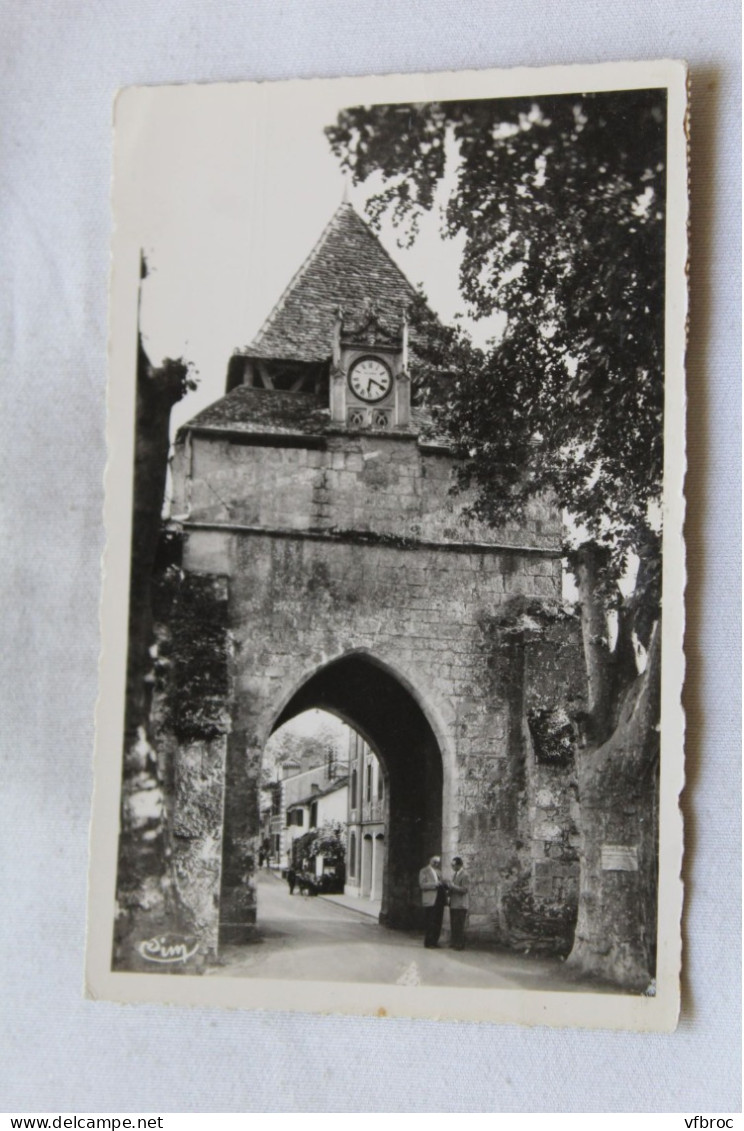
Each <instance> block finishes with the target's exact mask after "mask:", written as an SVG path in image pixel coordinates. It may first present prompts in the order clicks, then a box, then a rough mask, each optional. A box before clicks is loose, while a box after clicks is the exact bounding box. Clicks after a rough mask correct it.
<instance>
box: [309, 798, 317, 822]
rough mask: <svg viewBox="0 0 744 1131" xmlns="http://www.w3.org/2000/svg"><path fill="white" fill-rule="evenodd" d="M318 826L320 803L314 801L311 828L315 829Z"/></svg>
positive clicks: (311, 810)
mask: <svg viewBox="0 0 744 1131" xmlns="http://www.w3.org/2000/svg"><path fill="white" fill-rule="evenodd" d="M317 824H318V802H317V801H313V803H312V805H311V806H310V828H311V829H314V828H315V827H316V826H317Z"/></svg>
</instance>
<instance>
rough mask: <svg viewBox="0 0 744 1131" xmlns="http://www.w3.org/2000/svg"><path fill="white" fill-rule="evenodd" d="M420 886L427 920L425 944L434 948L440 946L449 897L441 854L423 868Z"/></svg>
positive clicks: (420, 875)
mask: <svg viewBox="0 0 744 1131" xmlns="http://www.w3.org/2000/svg"><path fill="white" fill-rule="evenodd" d="M419 887H420V888H421V903H422V904H423V908H424V918H425V922H426V933H425V935H424V946H425V947H427V948H428V949H432V948H435V947H438V946H439V936H440V934H441V933H442V919H443V918H444V905H445V903H446V898H447V885H446V884H445V882H444V880H443V879H442V859H441V857H440V856H432V858H431V860H430V861H429V863H428V864H427V865H426V867H425V868H422V869H421V871H420V872H419Z"/></svg>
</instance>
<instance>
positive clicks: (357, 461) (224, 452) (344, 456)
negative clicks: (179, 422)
mask: <svg viewBox="0 0 744 1131" xmlns="http://www.w3.org/2000/svg"><path fill="white" fill-rule="evenodd" d="M319 442H320V443H322V445H323V446H322V447H321V448H315V449H314V448H299V447H289V446H287V447H280V446H270V447H262V446H259V445H256V444H254V443H248V442H247V438H245V437H244V438H242V440H241V441H240V442H238V441H237V440H236V439H228V438H223V437H220V436H219V435H209V436H204V435H200V434H199V433H196V434H195V435H194V436H193V437H192V438H191V442H190V446H187V445H186V443H185V441H184V440H183V438H181V441H180V443H179V444H178V446H177V448H176V454H175V459H174V484H175V486H176V494H175V499H174V511H175V513H178V514H184V513H189V516H190V518H192V519H195V520H198V521H202V522H210V521H217V522H225V521H227V522H231V523H236V524H241V525H247V526H259V527H264V528H268V529H276V528H291V529H297V530H338V531H353V532H355V533H356V534H363V533H371V534H378V535H389V536H393V537H397V538H410V539H415V540H422V541H435V542H441V541H465V542H484V543H491V544H493V543H499V544H502V545H509V546H531V547H536V548H539V549H543V550H551V549H552V550H556V551H557V550H559V548H560V540H561V533H562V527H561V518H560V514H559V512H558V511H557V510H556V508H555V507H553V506H550V505H549V504H547V503H545V502H541V501H539V500H538V501H535V502H534V503H533V504H532V505H531V506H530V507H529V509H528V511H527V514H526V516H525V519H524V521H523V522H521V523H517V522H513V523H509V524H507V525H506V526H505V527H504V528H503V529H502V530H498V531H494V530H493V529H492V528H491V527H488V526H485V525H483V524H480V523H473V522H467V521H466V520H465V519H464V518H463V511H464V509H465V508H466V507H467V505H468V503H469V502H470V501H471V497H470V496H469V495H467V494H462V495H455V494H452V493H451V492H450V489H451V487H452V486H453V484H454V483H455V471H454V465H453V461H452V459H451V458H450V457H449V456H448V455H447V454H446V453H444V452H442V451H441V450H436V449H431V448H428V449H427V448H422V447H421V446H419V444H418V443H417V442H416V439H415V438H414V437H412V436H401V437H395V436H384V435H383V436H372V435H367V436H365V435H357V436H353V435H344V434H339V435H329V436H327V437H323V438H322V440H320V441H319ZM542 564H543V567H544V573H545V575H546V576H547V577H549V578H551V579H552V578H553V576H554V573H553V570H552V569H550V568H548V565H547V563H542ZM538 575H539V571H535V573H534V574H533V576H538ZM537 590H540V591H541V592H543V593H545V594H546V595H553V593H554V592H555V585H554V584H551V583H550V582H549V581H546V582H544V583H542V582H539V583H536V584H535V583H532V584H531V585H530V586H529V587H528V591H530V592H535V591H537Z"/></svg>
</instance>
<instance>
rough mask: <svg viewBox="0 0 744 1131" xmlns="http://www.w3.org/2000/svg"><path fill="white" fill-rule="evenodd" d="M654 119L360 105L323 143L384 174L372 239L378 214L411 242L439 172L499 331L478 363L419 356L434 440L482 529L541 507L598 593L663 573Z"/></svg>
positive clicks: (455, 341)
mask: <svg viewBox="0 0 744 1131" xmlns="http://www.w3.org/2000/svg"><path fill="white" fill-rule="evenodd" d="M665 120H666V107H665V92H664V91H663V90H639V91H630V92H612V93H600V94H596V93H595V94H577V95H560V96H552V97H547V96H546V97H543V96H541V97H540V98H539V99H538V100H531V99H508V100H480V101H469V102H446V103H431V104H425V105H418V106H373V107H356V108H352V109H349V110H345V111H343V112H342V113H341V114H340V115H339V118H338V120H337V122H336V124H335V125H334V126H331V127H330V128H329V129H328V130H327V134H328V137H329V140H330V143H331V147H332V149H333V151H334V153H335V154H336V155H337V156H338V157H339V158H340V160H341V163H342V165H343V166H344V167H345V168H346V169H348V170H350V171H351V172H352V174H353V176H354V179H355V180H356V181H365V180H366V179H367V178H368V177H369V176H370V175H371V174H373V173H378V174H380V173H381V174H382V176H383V180H384V187H383V189H382V191H381V192H379V193H378V194H376V195H375V196H373V198H372V199H371V201H370V203H369V205H368V212H369V215H370V217H371V219H372V221H373V223H379V221H380V219H381V217H382V215H383V213H385V212H386V211H389V210H391V211H392V217H393V220H394V222H395V223H396V224H398V225H399V226H402V227H403V229H404V231H405V234H406V236H407V237H408V238H409V239H412V238H415V236H416V232H417V223H418V221H419V220H420V218H421V215H422V214H423V213H424V212H426V211H428V210H430V209H432V208H433V207H434V205H435V200H436V193H437V189H438V188H439V187H440V185H442V184H443V183H449V180H450V174H452V177H451V179H452V190H451V192H450V193H449V198H448V202H447V205H446V207H445V209H444V215H443V221H444V233H445V235H447V236H450V237H455V236H459V237H461V238H464V249H463V254H462V260H461V267H460V289H461V293H462V295H463V297H464V299H465V300H466V302H467V303H468V305H469V307H470V309H471V310H472V311H473V312H474V313H475V314H476V316H486V315H489V314H491V313H492V312H493V311H494V310H496V309H499V310H502V311H504V312H505V313H506V314H507V319H508V322H507V329H506V332H505V335H504V337H503V340H502V341H501V342H500V343H499V345H498V346H497V347H496V348H493V349H491V350H490V351H489V352H488V353H483V352H481V351H478V350H475V349H473V348H472V347H470V346H469V345H468V342H467V340H466V339H465V337H464V336H463V335H462V334H460V333H458V332H457V331H451V332H450V333H449V337H448V338H446V336H445V337H444V338H441V336H440V339H441V340H439V341H437V342H436V343H435V344H434V348H433V353H434V355H435V356H432V357H431V358H430V359H429V361H430V363H431V369H430V380H429V382H428V395H427V397H426V399H427V400H428V403H429V405H430V407H431V408H432V410H433V413H434V416H435V424H436V428H437V431H438V432H439V433H440V434H444V435H445V436H446V437H447V438H448V440H449V442H450V443H451V444H452V446H453V448H454V450H455V453H456V454H457V455H458V456H459V457H460V459H461V460H462V472H461V483H462V485H463V486H467V485H469V484H474V485H475V486H476V487H477V488H478V490H477V498H476V503H475V508H474V509H475V512H476V513H477V515H478V516H479V517H481V518H485V519H487V520H489V521H492V522H494V523H500V522H502V521H504V520H505V519H507V518H511V517H518V516H519V515H520V514H521V513H522V512H523V511H524V508H525V506H526V504H527V502H528V500H529V498H530V496H532V495H533V494H535V493H540V492H545V491H549V492H551V493H552V494H553V495H554V497H555V498H556V500H557V502H558V503H559V505H561V506H562V507H565V508H567V509H568V510H569V511H570V512H571V514H572V515H573V517H574V520H575V522H576V523H577V524H579V525H580V526H582V527H584V528H585V530H586V532H587V535H588V537H589V538H590V539H592V540H593V541H594V542H595V543H596V544H598V545H600V546H603V547H605V548H606V549H607V551H608V553H607V555H606V557H605V565H606V572H607V573H608V575H610V576H612V577H613V578H617V577H618V576H619V575H620V574H621V573H622V571H623V569H624V568H625V565H626V559H627V553H628V551H629V550H631V549H632V550H634V551H635V552H637V553H639V555H645V556H646V557H647V558H648V559H649V560H651V559H654V558H658V537H657V534H658V531H657V530H656V528H655V517H654V512H655V510H656V511H657V512H658V503H659V499H660V491H661V477H662V456H663V451H662V439H663V431H662V408H663V365H664V335H663V326H664V270H663V262H664V255H663V250H664V222H665V221H664V214H665V207H664V206H665V193H666V188H665V162H664V154H665ZM437 352H438V356H436V355H437ZM444 374H449V377H450V379H449V380H442V376H443V375H444Z"/></svg>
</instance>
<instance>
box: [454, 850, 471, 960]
mask: <svg viewBox="0 0 744 1131" xmlns="http://www.w3.org/2000/svg"><path fill="white" fill-rule="evenodd" d="M469 887H470V877H469V876H468V874H467V872H466V871H465V865H464V864H463V861H462V856H453V857H452V880H451V881H450V885H449V905H450V929H451V931H452V946H453V948H454V949H455V950H462V949H463V948H464V946H465V920H466V918H467V914H468V907H469V906H470V896H469V895H468V888H469Z"/></svg>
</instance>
